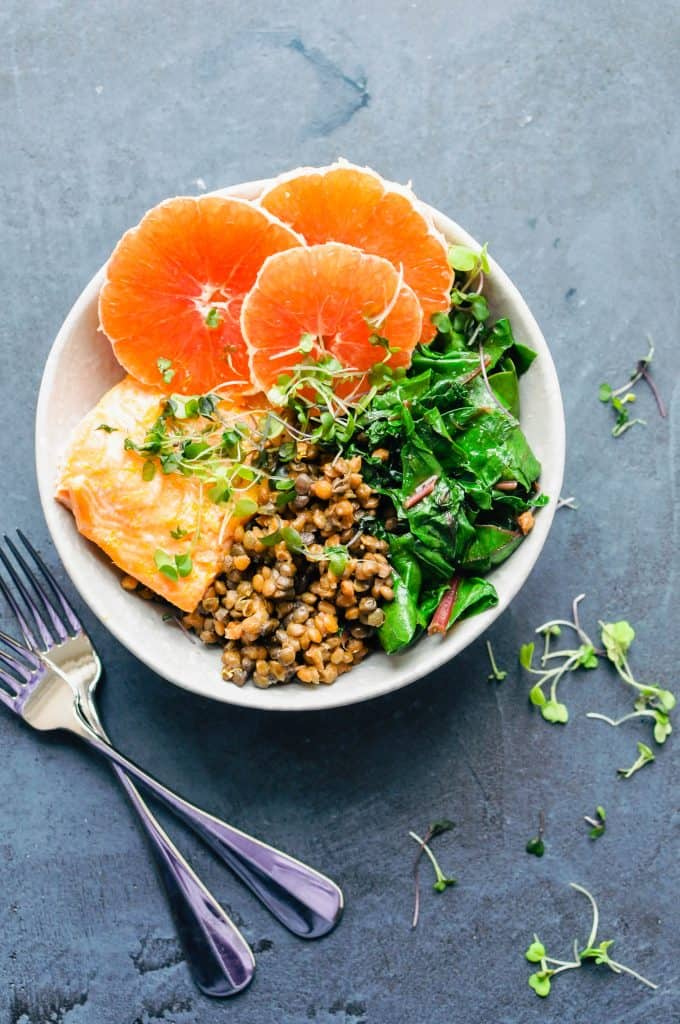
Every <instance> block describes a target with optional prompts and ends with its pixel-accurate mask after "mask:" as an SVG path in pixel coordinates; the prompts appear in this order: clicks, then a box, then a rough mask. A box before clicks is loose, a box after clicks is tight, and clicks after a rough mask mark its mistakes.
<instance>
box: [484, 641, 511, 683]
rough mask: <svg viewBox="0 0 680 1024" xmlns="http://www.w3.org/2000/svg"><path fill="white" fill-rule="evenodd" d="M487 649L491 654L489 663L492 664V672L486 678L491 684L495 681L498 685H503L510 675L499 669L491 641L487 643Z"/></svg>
mask: <svg viewBox="0 0 680 1024" xmlns="http://www.w3.org/2000/svg"><path fill="white" fill-rule="evenodd" d="M486 649H487V651H488V653H489V662H490V664H491V672H490V673H489V675H488V676H487V677H486V678H487V679H488V680H489V682H492V681H493V680H495V681H496V682H497V683H502V682H503V680H504V679H505V677H506V676H507V674H508V673H507V672H506V670H505V669H502V668H499V667H498V665H497V664H496V659H495V658H494V654H493V648H492V646H491V642H490V641H489V640H487V641H486Z"/></svg>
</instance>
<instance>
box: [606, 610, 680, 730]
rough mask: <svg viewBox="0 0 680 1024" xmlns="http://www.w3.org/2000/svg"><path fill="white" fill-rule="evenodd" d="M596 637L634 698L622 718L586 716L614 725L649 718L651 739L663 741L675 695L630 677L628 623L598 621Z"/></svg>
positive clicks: (632, 632)
mask: <svg viewBox="0 0 680 1024" xmlns="http://www.w3.org/2000/svg"><path fill="white" fill-rule="evenodd" d="M600 636H601V638H602V645H603V647H604V649H605V652H606V655H607V658H608V660H609V661H610V662H611V664H612V665H613V666H614V668H615V669H616V671H617V673H618V675H619V677H620V678H621V679H622V680H623V682H624V683H626V685H627V686H630V687H632V689H633V690H634V691H635V693H636V698H635V702H634V705H633V707H634V710H633V711H632V712H631V713H630V714H628V715H624V716H623V717H622V718H618V719H612V718H609V717H608V716H607V715H602V714H599V713H595V712H592V711H591V712H589V713H588V718H595V719H598V720H599V721H602V722H606V723H607V725H611V726H614V727H617V726H619V725H622V724H623V723H624V722H630V721H632V720H633V719H635V718H641V719H644V718H651V719H652V721H653V722H654V730H653V732H654V739H655V740H656V742H657V743H659V744H661V743H665V742H666V739H667V738H668V736H670V734H671V732H672V731H673V726H672V725H671V721H670V713H671V711H672V710H673V708H674V707H675V703H676V701H675V695H674V694H673V693H672V692H671V691H670V690H666V689H664V687H662V686H656V685H651V684H648V683H641V682H639V681H638V680H637V679H636V678H635V677H634V675H633V671H632V669H631V667H630V664H629V662H628V651H629V650H630V647H631V644H632V643H633V640H634V639H635V630H634V629H633V627H632V626H631V625H630V623H629V622H626V621H625V620H622V621H620V622H600Z"/></svg>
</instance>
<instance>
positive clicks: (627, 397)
mask: <svg viewBox="0 0 680 1024" xmlns="http://www.w3.org/2000/svg"><path fill="white" fill-rule="evenodd" d="M648 340H649V351H648V352H647V355H646V356H643V358H642V359H638V361H637V363H636V364H635V369H634V370H633V371H632V373H631V375H630V380H629V381H628V382H627V383H626V384H624V385H622V387H620V388H612V387H611V385H610V384H600V388H599V392H598V397H599V399H600V401H601V402H603V403H604V404H605V405H609V404H611V406H612V408H613V409H614V411H615V412H616V414H617V415H616V422H615V424H614V426H613V428H612V434H613V436H614V437H620V436H621V434H624V433H625V432H626V431H627V430H630V428H631V427H634V426H635V424H636V423H637V424H640V425H642V426H646V423H645V421H644V420H641V419H631V418H630V415H629V413H628V410H627V408H626V406H627V405H629V404H631V403H633V402H635V400H636V395H635V392H634V391H633V390H632V389H633V388H634V387H635V385H636V384H637V383H638V382H639V381H641V380H644V381H645V382H646V383H647V384H648V385H649V388H650V390H651V392H652V394H653V395H654V400H655V401H656V405H657V409H658V410H659V415H660V416H661V417H665V416H666V408H665V406H664V403H663V399H662V398H661V395H660V394H659V391H658V389H657V387H656V384H655V382H654V380H653V379H652V376H651V374H650V372H649V365H650V363H651V362H652V359H653V357H654V345H653V343H652V339H651V338H649V336H648Z"/></svg>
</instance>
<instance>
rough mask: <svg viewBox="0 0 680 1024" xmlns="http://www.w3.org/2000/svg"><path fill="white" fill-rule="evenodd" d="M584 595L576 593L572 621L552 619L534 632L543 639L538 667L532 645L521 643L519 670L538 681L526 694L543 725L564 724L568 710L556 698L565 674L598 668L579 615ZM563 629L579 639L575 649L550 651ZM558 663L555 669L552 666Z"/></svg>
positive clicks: (593, 648) (589, 640)
mask: <svg viewBox="0 0 680 1024" xmlns="http://www.w3.org/2000/svg"><path fill="white" fill-rule="evenodd" d="M584 597H585V594H579V595H578V597H576V598H575V599H574V602H573V604H572V619H571V620H565V619H553V620H552V621H550V622H544V623H543V625H542V626H539V627H538V628H537V629H536V632H537V633H538V634H539V635H541V636H542V637H543V653H542V655H541V657H540V668H534V665H533V657H534V652H535V646H536V645H535V644H534V643H533V642H532V643H529V644H523V645H522V647H521V648H520V652H519V661H520V665H521V666H522V668H524V669H526V671H527V672H530V673H531V674H532V675H535V676H538V680H537V682H536V683H535V684H534V686H532V688H531V690H530V691H529V700H530V701H531V703H532V704H533V705H534V706H535V707H537V708H539V709H540V712H541V715H542V716H543V718H544V719H545V720H546V722H553V723H561V724H566V722H567V721H568V720H569V711H568V710H567V706H566V704H563V703H562V702H561V701H559V700H558V698H557V688H558V686H559V684H560V682H561V681H562V679H563V678H564V677H565V675H566V674H567V673H568V672H574V671H576V669H579V668H583V669H593V668H597V666H598V659H597V655H596V653H595V646H594V644H593V642H592V640H591V639H590V637H589V636H588V634H587V633H586V632H585V631H584V630H583V628H582V626H581V622H580V620H579V615H578V606H579V603H580V602H581V601H582V600H583V598H584ZM562 627H565V628H567V629H570V630H572V631H573V632H574V633H576V637H577V639H578V640H580V644H579V646H578V647H574V648H562V649H560V650H557V651H554V650H552V649H551V644H552V640H553V639H554V638H556V637H560V636H561V635H562ZM555 661H559V664H557V665H556V666H555V667H551V665H552V663H553V662H555ZM548 684H549V686H550V689H549V691H548V694H547V695H546V693H545V690H544V687H545V686H547V685H548Z"/></svg>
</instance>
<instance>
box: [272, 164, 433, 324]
mask: <svg viewBox="0 0 680 1024" xmlns="http://www.w3.org/2000/svg"><path fill="white" fill-rule="evenodd" d="M259 202H260V204H261V205H262V206H263V207H264V208H265V209H266V210H269V211H270V213H273V214H275V216H277V217H278V218H280V220H282V221H284V222H285V223H286V224H290V226H291V227H292V228H294V229H295V231H297V232H299V233H300V234H301V235H302V236H303V237H304V239H305V240H306V241H307V242H308V243H309V244H310V245H315V244H318V243H321V242H330V241H334V242H346V243H347V244H349V245H355V246H357V247H358V248H359V249H363V250H364V252H369V253H374V254H375V255H377V256H382V257H384V258H385V259H388V260H389V261H390V263H392V264H393V266H395V267H397V269H399V268H400V267H402V268H403V274H404V280H405V281H406V283H407V284H408V285H410V286H411V288H412V289H413V290H414V292H415V293H416V295H417V296H418V300H419V302H420V305H421V306H422V309H423V326H422V333H421V339H420V340H421V341H423V342H428V341H431V340H432V338H433V337H434V335H435V333H436V329H435V327H434V326H433V324H432V322H431V319H430V317H431V315H432V314H433V313H437V312H440V311H444V312H447V311H448V309H449V306H450V303H451V300H450V294H449V293H450V291H451V286H452V284H453V271H452V270H451V267H450V266H449V262H448V258H447V254H448V249H447V245H446V241H445V239H444V236H443V235H441V234H440V233H439V231H437V229H436V228H435V227H434V225H433V223H432V220H431V218H430V216H429V214H428V213H427V212H426V211H425V209H424V208H423V207H422V206H421V205H420V203H419V202H418V200H417V199H416V198H415V196H414V195H413V194H412V193H411V192H410V190H409V189H406V188H403V187H402V186H400V185H396V184H394V183H392V182H387V181H385V180H384V179H383V178H381V177H380V175H379V174H377V173H376V172H375V171H372V170H370V169H369V168H365V167H356V166H354V165H353V164H349V163H346V162H344V161H342V162H339V163H337V164H333V165H332V166H330V167H320V168H313V167H310V168H302V169H300V170H297V171H292V172H291V173H289V174H284V175H282V176H281V177H280V178H278V179H277V180H276V182H275V183H274V184H273V185H272V186H270V187H269V188H268V189H266V190H265V191H264V192H263V194H262V195H261V196H260V199H259Z"/></svg>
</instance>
